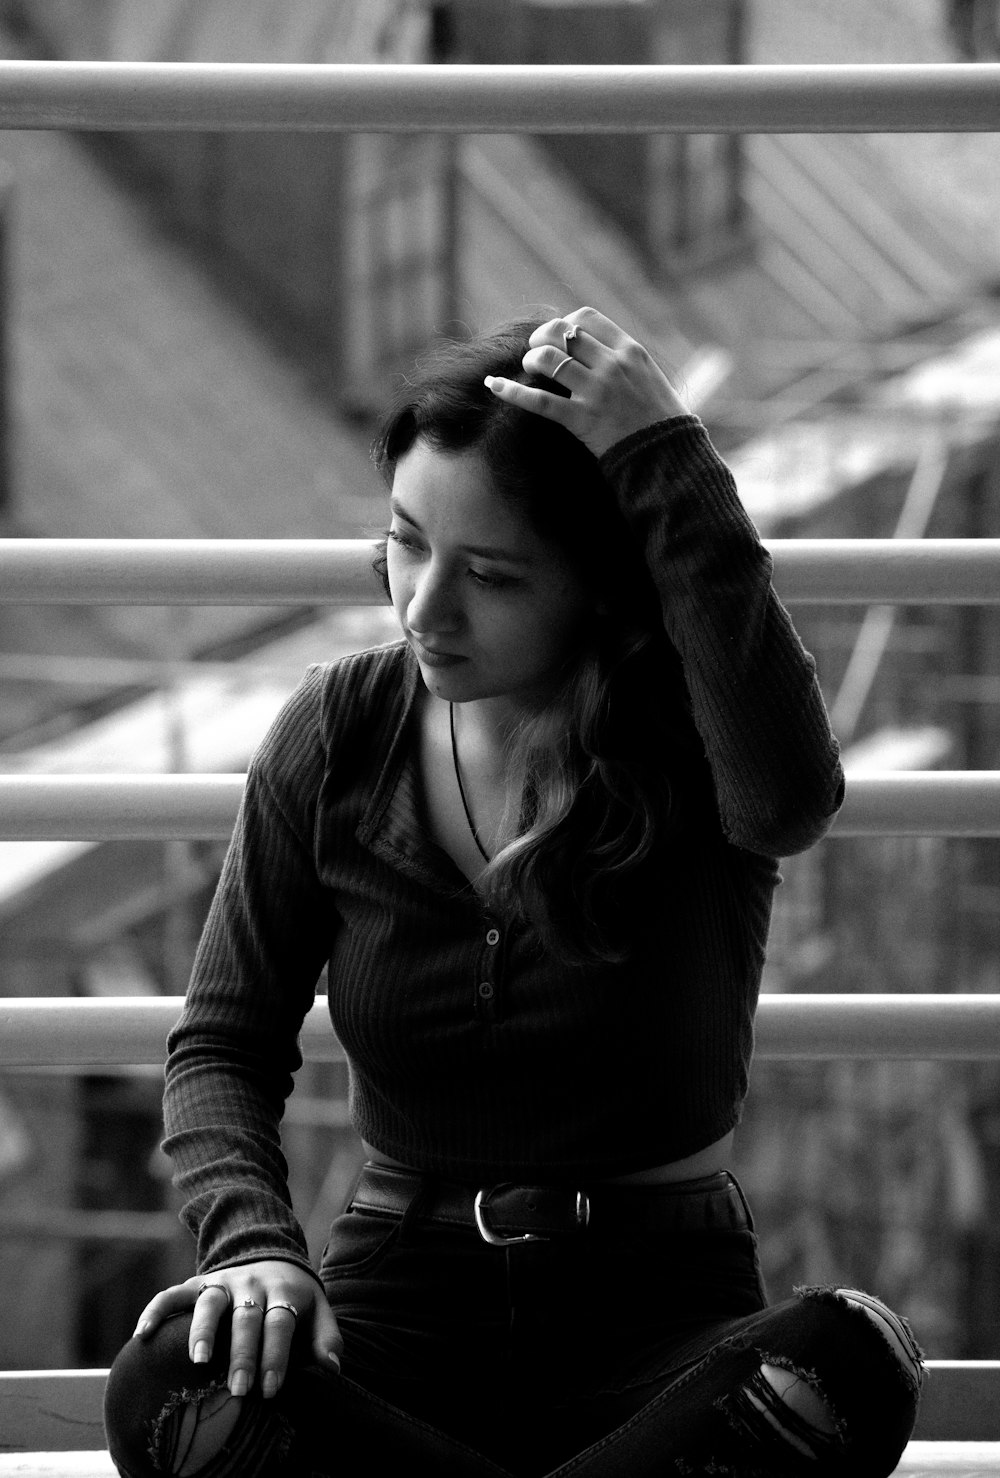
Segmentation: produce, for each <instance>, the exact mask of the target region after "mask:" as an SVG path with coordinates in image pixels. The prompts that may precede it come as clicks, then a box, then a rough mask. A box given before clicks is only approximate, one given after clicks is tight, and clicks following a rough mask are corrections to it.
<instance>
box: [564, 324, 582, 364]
mask: <svg viewBox="0 0 1000 1478" xmlns="http://www.w3.org/2000/svg"><path fill="white" fill-rule="evenodd" d="M579 336H580V330H579V329H578V328H577V326H576V324H575V323H571V324H570V326H569V328H568V329H565V330H564V332H563V347H564V348H565V350H566V353H567V354H568V355H569V356H570V358H571V359H572V357H573V351H572V349H571V348H570V347H569V346H570V345H571V344H575V343H576V341H577V339H578V338H579Z"/></svg>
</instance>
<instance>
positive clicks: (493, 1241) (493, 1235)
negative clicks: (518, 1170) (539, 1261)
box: [472, 1186, 590, 1247]
mask: <svg viewBox="0 0 1000 1478" xmlns="http://www.w3.org/2000/svg"><path fill="white" fill-rule="evenodd" d="M497 1189H499V1187H497V1186H493V1187H492V1188H491V1190H486V1189H485V1188H484V1189H483V1190H479V1191H477V1192H476V1199H475V1201H474V1202H473V1206H472V1210H473V1213H474V1215H475V1218H476V1229H477V1231H478V1232H479V1235H480V1236H481V1237H482V1239H483V1241H484V1242H487V1243H489V1245H490V1246H491V1247H513V1246H514V1245H515V1244H516V1243H518V1242H551V1241H552V1238H551V1237H547V1236H545V1235H543V1234H542V1233H541V1232H519V1233H518V1234H517V1235H516V1236H513V1237H508V1236H504V1235H503V1233H502V1232H495V1231H494V1230H493V1228H492V1227H491V1226H489V1225H488V1224H487V1221H486V1208H485V1206H484V1204H483V1197H484V1196H489V1195H491V1194H492V1192H493V1191H495V1190H497ZM574 1215H575V1217H576V1225H577V1227H578V1228H579V1229H581V1230H582V1229H583V1228H584V1227H586V1226H587V1225H588V1223H589V1222H590V1197H589V1196H588V1195H587V1192H586V1191H577V1193H576V1207H575V1209H574Z"/></svg>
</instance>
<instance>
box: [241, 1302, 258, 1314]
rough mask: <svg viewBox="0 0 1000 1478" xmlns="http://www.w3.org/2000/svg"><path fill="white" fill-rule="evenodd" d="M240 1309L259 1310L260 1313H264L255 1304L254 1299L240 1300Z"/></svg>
mask: <svg viewBox="0 0 1000 1478" xmlns="http://www.w3.org/2000/svg"><path fill="white" fill-rule="evenodd" d="M240 1308H241V1309H260V1312H261V1313H262V1314H263V1312H264V1310H263V1307H262V1306H261V1305H260V1304H259V1303H258V1302H257V1300H256V1299H255V1298H241V1299H240Z"/></svg>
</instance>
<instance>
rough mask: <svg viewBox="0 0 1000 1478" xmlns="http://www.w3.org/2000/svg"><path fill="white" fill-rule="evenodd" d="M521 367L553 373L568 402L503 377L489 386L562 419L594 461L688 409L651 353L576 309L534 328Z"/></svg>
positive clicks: (590, 312) (590, 311)
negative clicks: (636, 433) (624, 439)
mask: <svg viewBox="0 0 1000 1478" xmlns="http://www.w3.org/2000/svg"><path fill="white" fill-rule="evenodd" d="M528 342H529V345H530V347H529V349H528V352H527V353H526V354H525V356H524V360H523V364H524V368H525V370H527V371H528V373H529V374H536V375H547V376H548V378H549V379H554V380H555V381H556V383H557V384H559V385H562V386H564V387H565V389H567V390H568V391H569V392H570V393H569V397H568V398H567V397H565V396H562V395H557V394H554V393H553V392H552V391H549V390H543V389H541V388H538V387H535V386H530V385H521V384H519V383H518V382H517V381H515V380H507V379H503V378H501V377H497V376H490V377H488V378H487V381H486V384H487V385H488V387H489V389H490V390H491V391H492V392H493V394H494V395H496V396H497V397H498V398H499V399H500V400H505V401H507V402H508V403H509V404H511V405H517V406H520V407H521V409H522V410H526V411H533V412H534V413H535V414H536V415H539V416H545V417H547V419H548V420H550V421H557V422H558V423H559V424H560V425H561V426H565V427H566V428H567V430H569V431H572V433H573V434H574V436H577V437H579V439H580V440H581V441H582V442H583V443H584V445H585V446H587V447H589V449H590V450H591V451H592V452H593V453H594V455H595V456H596V457H599V456H601V455H602V453H604V452H606V451H607V450H608V448H609V447H612V446H614V444H615V442H617V441H621V440H622V438H623V437H625V436H629V435H630V434H631V433H632V432H633V431H641V430H642V428H643V427H644V426H650V425H652V424H653V422H655V421H662V420H664V419H666V418H667V417H668V416H683V415H685V414H686V413H687V407H686V406H685V405H684V402H683V401H682V400H681V398H680V396H679V395H678V394H677V391H676V390H675V389H674V387H673V386H672V385H671V383H670V381H669V380H668V379H667V377H666V375H665V374H664V373H663V371H662V370H661V369H660V367H659V365H658V364H657V363H656V361H655V360H654V359H653V357H652V355H651V354H649V352H648V351H647V350H646V349H644V348H643V346H642V345H641V344H639V343H638V342H637V341H636V340H635V339H633V338H632V337H631V336H630V335H629V334H627V333H626V332H625V330H624V329H622V328H619V327H618V325H617V324H616V323H612V321H611V319H610V318H605V317H604V315H603V313H598V312H597V310H596V309H594V308H577V309H576V310H575V312H573V313H568V314H567V315H566V317H565V318H552V319H550V320H549V321H548V322H547V323H543V324H541V325H540V326H539V327H538V328H536V329H535V331H534V333H533V334H532V335H531V338H530V339H529V341H528Z"/></svg>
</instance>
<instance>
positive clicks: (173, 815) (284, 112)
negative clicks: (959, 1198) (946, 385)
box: [0, 61, 1000, 1472]
mask: <svg viewBox="0 0 1000 1478" xmlns="http://www.w3.org/2000/svg"><path fill="white" fill-rule="evenodd" d="M0 128H30V129H38V128H42V129H44V128H57V129H63V128H68V129H77V130H115V131H119V130H127V129H134V130H142V129H157V130H163V129H175V130H183V129H196V130H203V129H210V130H243V129H261V128H266V129H276V130H331V131H332V130H345V131H347V130H350V131H355V130H356V131H380V130H389V131H392V132H404V131H414V130H421V131H424V130H437V131H446V132H505V131H511V132H530V133H546V132H555V133H567V132H620V133H625V132H635V133H638V132H647V131H655V132H664V131H692V132H819V131H824V132H850V131H864V132H889V131H913V132H916V131H928V132H929V131H934V132H939V131H949V130H962V131H973V130H975V131H985V130H989V131H993V130H998V129H1000V66H997V65H979V66H969V65H967V64H962V65H956V66H906V67H901V66H893V67H880V66H879V67H872V66H852V67H829V66H825V67H756V66H747V67H703V66H698V67H586V68H576V67H502V68H499V67H494V68H482V67H476V68H469V67H434V68H424V67H398V66H394V67H364V66H356V67H311V66H306V67H294V66H293V67H275V66H242V65H230V66H215V65H212V66H195V65H190V64H188V65H170V64H166V65H162V64H161V65H153V64H143V65H132V64H116V63H92V62H86V63H84V62H70V63H51V62H44V63H41V62H9V61H0ZM772 549H773V552H774V556H775V578H776V584H777V587H778V590H779V593H780V594H781V595H782V596H783V598H784V599H786V600H788V601H796V600H798V601H803V602H823V603H827V604H830V603H851V602H855V603H870V602H882V601H887V602H893V603H899V604H903V603H921V604H924V603H927V602H948V603H958V602H965V601H969V602H974V603H997V602H998V601H1000V541H996V540H982V541H977V542H975V543H971V544H966V543H961V542H958V541H926V542H921V543H919V544H907V542H906V541H903V540H900V541H893V542H891V543H890V541H857V542H855V541H830V542H822V543H820V542H816V541H794V543H790V542H782V541H775V543H774V544H773V545H772ZM369 556H370V549H369V547H368V546H365V545H361V544H359V543H358V542H357V541H332V542H330V543H326V544H323V545H317V544H314V543H302V542H300V541H281V542H269V543H253V544H251V545H247V544H243V543H240V544H238V545H237V544H233V543H232V542H218V541H212V542H205V541H197V540H192V541H181V542H178V541H164V542H162V543H160V542H157V543H150V542H148V541H121V542H115V543H113V544H112V543H108V542H105V541H64V540H53V541H48V540H46V541H36V540H15V541H6V542H3V541H0V601H2V600H7V601H15V600H16V601H25V602H28V601H37V602H42V603H44V602H48V601H58V602H60V603H66V602H98V603H103V602H107V603H115V602H118V601H124V602H129V603H138V604H150V603H152V604H157V605H160V604H169V603H172V602H176V603H180V604H198V603H204V602H208V603H226V604H228V603H233V604H236V603H239V604H268V605H273V604H280V603H285V602H289V603H299V602H302V603H306V604H331V603H334V602H341V603H345V602H346V603H356V604H361V603H364V602H366V601H368V600H370V599H377V598H378V595H377V592H373V587H372V581H371V576H370V572H369V570H368V561H369ZM242 784H243V780H242V777H241V776H237V775H232V776H195V777H192V776H184V777H180V776H157V777H135V776H130V777H128V778H127V781H124V780H123V778H122V777H113V778H112V777H93V776H91V777H66V776H63V777H56V778H53V777H41V776H19V777H13V778H11V779H9V780H5V781H4V782H3V784H2V786H0V815H2V816H3V818H4V819H3V822H2V825H3V835H5V836H20V835H22V834H23V835H31V836H34V837H43V836H53V835H59V836H60V837H65V836H67V835H69V836H72V837H79V836H87V837H109V836H133V835H136V836H145V837H163V836H201V837H204V836H223V835H225V834H226V833H227V832H228V830H229V828H230V827H231V825H232V819H233V816H234V814H235V809H236V806H237V805H238V802H239V796H240V792H241V788H242ZM998 813H1000V776H998V775H993V774H982V775H960V774H940V773H935V774H933V775H923V776H915V775H906V776H892V777H887V776H882V777H866V778H865V779H863V780H860V779H858V780H855V781H854V782H853V783H852V785H851V793H850V797H849V800H848V803H847V806H846V807H845V811H844V815H843V818H842V819H841V820H840V822H839V823H838V827H837V834H839V835H861V834H872V833H876V832H886V831H892V830H895V829H902V830H907V831H910V830H912V831H916V832H920V833H925V834H926V833H932V834H949V835H994V836H995V835H1000V826H998ZM984 828H985V829H984ZM179 1009H180V1001H179V999H177V998H154V999H150V998H139V999H131V998H128V999H119V1000H79V999H73V1000H57V999H32V1000H27V1001H22V1000H10V999H7V1000H0V1067H8V1068H9V1067H23V1068H32V1067H41V1066H57V1067H77V1068H81V1067H87V1066H96V1067H104V1066H109V1065H112V1064H115V1063H119V1064H143V1063H158V1062H160V1061H162V1053H163V1040H164V1037H165V1035H166V1032H167V1030H168V1028H169V1026H170V1025H171V1024H172V1022H173V1021H174V1020H175V1019H176V1016H177V1014H178V1011H179ZM757 1028H758V1053H759V1055H760V1056H762V1057H796V1058H802V1057H824V1056H841V1055H842V1056H851V1057H876V1058H884V1057H920V1056H934V1057H941V1058H955V1059H963V1058H980V1057H991V1058H997V1057H1000V997H998V996H946V997H939V996H889V997H886V996H799V995H796V996H765V997H764V998H763V999H762V1001H761V1005H760V1011H759V1015H758V1022H757ZM303 1037H304V1043H305V1046H306V1048H307V1050H309V1052H310V1053H322V1054H324V1055H327V1056H334V1055H337V1054H338V1053H339V1047H338V1046H337V1044H336V1042H335V1041H334V1039H333V1038H332V1035H331V1033H330V1028H329V1022H328V1019H327V1016H326V1011H325V1006H324V1004H323V1003H322V1002H319V1003H317V1005H316V1006H315V1007H314V1008H313V1010H312V1011H311V1012H310V1014H309V1017H308V1018H307V1022H306V1026H305V1030H304V1033H303ZM939 1364H941V1373H942V1374H947V1375H949V1376H951V1377H954V1378H955V1379H950V1380H949V1381H948V1382H947V1384H946V1385H945V1384H936V1383H935V1382H932V1383H931V1397H930V1404H933V1402H934V1399H935V1392H937V1391H939V1392H941V1393H942V1397H944V1394H945V1393H947V1407H948V1409H947V1411H945V1409H944V1401H943V1400H942V1402H940V1403H939V1404H940V1405H941V1412H940V1413H938V1414H937V1426H936V1427H935V1425H934V1421H932V1422H931V1423H930V1425H929V1426H928V1427H927V1434H928V1435H933V1436H940V1435H941V1434H942V1433H944V1434H947V1435H951V1434H952V1433H953V1432H954V1431H955V1430H956V1429H961V1430H962V1431H963V1432H964V1433H966V1434H971V1433H972V1431H973V1428H974V1427H975V1422H976V1420H978V1419H979V1418H980V1417H981V1415H982V1413H983V1412H984V1411H989V1410H990V1409H992V1408H993V1407H995V1399H996V1377H997V1371H998V1366H997V1364H996V1363H995V1362H983V1363H982V1365H981V1366H975V1367H973V1366H966V1365H961V1364H959V1363H956V1362H943V1363H941V1362H939ZM945 1367H948V1369H947V1370H946V1369H945ZM952 1367H953V1368H952ZM74 1377H75V1378H74V1380H72V1381H71V1382H70V1384H72V1385H74V1386H75V1387H83V1386H86V1387H87V1390H88V1393H87V1394H86V1401H88V1402H89V1403H90V1405H89V1406H88V1407H87V1410H88V1411H89V1412H90V1413H91V1417H92V1420H91V1425H92V1426H93V1428H94V1432H95V1434H96V1438H95V1440H96V1441H97V1443H98V1444H99V1443H100V1442H102V1441H103V1438H102V1437H101V1436H100V1428H99V1394H100V1386H101V1384H102V1382H103V1372H76V1373H74ZM81 1377H82V1379H81ZM11 1379H13V1380H14V1382H15V1384H16V1383H17V1382H18V1381H21V1382H22V1383H24V1382H27V1383H30V1382H31V1380H32V1379H35V1380H37V1381H38V1382H39V1384H40V1385H41V1386H42V1387H43V1389H44V1392H45V1406H46V1411H48V1409H49V1407H50V1406H51V1392H52V1390H53V1388H54V1383H57V1382H58V1376H53V1373H52V1372H47V1373H46V1372H31V1373H18V1375H17V1376H16V1377H13V1378H8V1380H9V1381H10V1380H11ZM64 1384H65V1382H64ZM955 1393H958V1399H957V1405H958V1407H960V1408H961V1412H960V1418H956V1416H955V1407H956V1394H955ZM962 1393H964V1394H962ZM9 1394H10V1393H9V1391H7V1389H6V1388H5V1391H4V1395H5V1397H7V1396H9ZM15 1394H16V1393H15ZM76 1399H77V1398H76V1397H75V1396H74V1398H73V1400H74V1401H75V1400H76ZM57 1404H58V1403H57ZM926 1404H927V1403H925V1405H926ZM91 1408H92V1409H91ZM74 1412H75V1408H74ZM95 1412H96V1413H97V1415H96V1416H95V1415H94V1413H95ZM49 1427H50V1423H49V1420H48V1417H46V1419H45V1421H43V1422H42V1423H41V1424H39V1432H40V1433H41V1435H40V1436H38V1437H36V1436H34V1435H33V1436H32V1440H31V1444H30V1445H37V1444H38V1443H39V1442H42V1441H45V1440H46V1439H47V1437H48V1434H49ZM977 1435H980V1434H979V1433H977ZM981 1435H987V1434H986V1433H982V1434H981ZM989 1435H993V1434H992V1431H991V1432H990V1434H989ZM918 1446H920V1447H921V1453H920V1457H919V1458H918V1457H917V1456H914V1459H913V1461H914V1462H918V1463H919V1461H920V1458H923V1457H924V1456H925V1455H927V1454H925V1452H924V1449H929V1447H930V1444H927V1443H923V1444H918ZM995 1456H996V1455H995V1453H991V1454H990V1455H981V1458H982V1463H983V1464H984V1465H983V1466H982V1467H981V1469H979V1468H976V1469H975V1470H976V1471H980V1470H981V1471H983V1472H986V1471H994V1470H995V1469H994V1468H992V1467H990V1466H989V1465H990V1464H992V1463H993V1462H994V1459H995ZM908 1461H909V1459H908V1458H907V1459H904V1462H908ZM936 1461H937V1460H936V1459H935V1462H936ZM970 1463H971V1457H970V1456H969V1455H968V1454H966V1467H965V1469H964V1470H965V1471H973V1467H972V1466H970ZM938 1470H939V1469H938V1467H937V1466H935V1468H934V1471H938ZM928 1471H929V1469H928ZM942 1471H943V1470H942Z"/></svg>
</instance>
